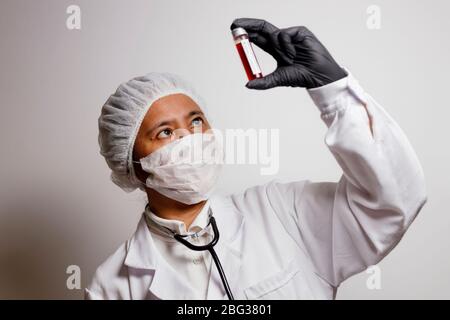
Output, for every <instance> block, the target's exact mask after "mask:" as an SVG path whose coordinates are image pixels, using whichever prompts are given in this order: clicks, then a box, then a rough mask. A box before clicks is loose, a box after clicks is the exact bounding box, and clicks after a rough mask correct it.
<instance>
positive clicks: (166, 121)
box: [147, 110, 204, 134]
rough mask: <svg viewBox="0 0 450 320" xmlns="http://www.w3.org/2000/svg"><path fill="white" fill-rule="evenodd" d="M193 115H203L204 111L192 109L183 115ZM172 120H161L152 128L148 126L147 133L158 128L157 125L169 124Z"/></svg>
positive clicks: (187, 116) (173, 120)
mask: <svg viewBox="0 0 450 320" xmlns="http://www.w3.org/2000/svg"><path fill="white" fill-rule="evenodd" d="M194 115H202V116H204V113H203V112H202V111H200V110H193V111H191V112H189V113H188V114H187V115H186V116H185V118H190V117H192V116H194ZM173 122H175V119H170V120H164V121H161V122H159V123H158V124H156V125H155V126H153V127H152V128H150V129H149V130H147V134H150V133H152V132H153V131H154V130H156V129H158V128H159V127H162V126H166V125H169V124H171V123H173Z"/></svg>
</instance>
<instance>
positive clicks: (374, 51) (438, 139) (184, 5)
mask: <svg viewBox="0 0 450 320" xmlns="http://www.w3.org/2000/svg"><path fill="white" fill-rule="evenodd" d="M69 5H78V6H79V7H80V9H81V29H80V30H69V29H68V28H67V27H66V19H67V18H68V16H69V15H68V14H67V13H66V9H67V7H68V6H69ZM370 5H377V6H378V7H379V9H380V10H381V11H380V12H381V16H380V18H381V20H380V22H381V28H380V29H377V30H371V29H369V28H368V26H367V24H366V22H367V19H368V18H369V14H368V13H367V12H366V10H367V8H368V7H369V6H370ZM449 11H450V5H449V3H448V1H445V0H440V1H438V0H436V1H432V2H430V1H424V0H420V1H403V0H402V1H387V0H377V1H366V0H343V1H332V0H329V1H325V0H320V1H300V0H297V1H267V0H264V1H262V0H252V1H239V2H237V1H235V2H231V1H224V0H222V1H217V0H215V1H211V0H196V1H194V0H188V1H175V0H164V1H162V0H160V1H144V0H140V1H111V0H108V1H106V0H97V1H87V0H71V1H50V0H40V1H31V0H30V1H23V0H19V1H18V0H2V1H1V3H0V39H1V50H0V70H1V72H0V90H1V91H0V93H1V95H0V97H1V100H0V103H1V114H0V115H1V116H0V142H1V154H2V157H1V159H0V298H65V299H78V298H82V295H83V293H82V290H78V289H74V290H69V289H68V288H67V287H66V279H67V277H68V274H66V268H67V267H68V266H69V265H77V266H79V267H80V270H81V287H82V288H83V287H85V286H86V285H87V284H88V283H89V282H90V280H91V277H92V275H93V272H94V270H95V268H96V267H97V266H98V265H99V264H100V263H101V262H102V261H104V260H105V258H106V257H107V256H109V255H110V254H111V253H112V252H113V251H114V250H115V249H116V248H117V247H118V246H119V245H120V244H121V243H122V242H124V241H125V240H126V239H127V238H128V237H130V236H131V234H132V232H133V231H134V229H135V226H136V223H137V221H138V219H139V216H140V214H141V211H142V209H143V205H144V204H145V195H144V194H143V193H140V192H135V193H132V194H125V193H124V192H123V191H121V190H120V189H119V188H118V187H116V186H115V185H113V184H112V182H111V181H109V169H108V168H107V166H106V163H105V162H104V159H103V158H102V157H101V156H100V155H99V153H98V151H99V148H98V143H97V134H98V128H97V119H98V116H99V113H100V108H101V106H102V104H103V103H104V102H105V100H106V99H107V97H108V96H109V95H110V94H111V93H112V92H113V91H114V90H115V89H116V87H117V86H118V84H119V83H121V82H123V81H126V80H128V79H129V78H131V77H134V76H137V75H142V74H145V73H146V72H149V71H169V72H175V73H178V74H181V75H182V76H184V77H185V78H187V79H188V80H190V81H192V83H193V84H194V85H195V87H196V88H197V90H198V91H199V92H200V93H201V94H202V96H203V97H204V98H205V100H206V101H207V103H208V105H209V109H210V114H211V117H212V120H213V123H214V124H215V126H216V127H218V128H221V129H226V128H243V129H247V128H255V129H260V128H264V129H271V128H279V129H280V139H281V144H280V170H279V172H278V174H277V175H276V176H261V175H260V171H259V167H258V166H254V165H253V166H250V165H248V166H242V165H240V166H238V165H235V166H228V167H226V168H225V171H224V174H223V176H222V179H221V181H220V186H219V189H218V192H222V193H229V192H237V191H241V190H243V189H244V188H246V187H249V186H252V185H255V184H261V183H265V182H267V181H269V180H271V179H273V178H279V179H281V180H294V179H298V180H302V179H311V180H313V181H337V180H338V178H339V176H340V175H341V169H340V168H339V166H338V165H337V163H336V162H335V160H334V158H333V157H332V155H331V153H330V152H329V150H328V149H327V148H326V146H325V144H324V141H323V138H324V134H325V131H326V126H325V124H324V123H322V120H321V119H320V118H319V112H318V111H317V109H316V108H315V106H314V105H313V104H312V101H311V100H310V98H309V96H308V95H307V93H306V92H305V90H303V89H300V88H296V89H293V88H277V89H273V90H270V91H265V92H261V91H250V90H248V89H246V88H245V87H244V84H245V82H246V79H245V75H244V72H243V69H242V66H241V64H240V61H239V58H238V56H237V52H236V49H235V47H234V45H233V42H232V38H231V35H230V31H229V25H230V23H231V22H232V20H233V19H234V18H237V17H255V18H263V19H266V20H268V21H270V22H272V23H273V24H275V25H277V26H279V27H289V26H294V25H305V26H307V27H308V28H309V29H310V30H312V31H313V32H314V33H315V34H316V36H317V37H318V38H319V39H320V40H321V41H322V42H323V43H324V44H325V46H326V47H327V48H328V49H329V50H330V52H331V53H332V55H333V56H334V57H335V59H336V60H337V61H338V62H339V63H340V64H341V65H343V66H346V67H347V68H348V69H349V70H350V71H351V72H352V73H353V74H354V76H355V77H356V78H357V79H358V80H359V81H360V83H361V84H362V86H363V87H364V88H365V89H366V91H368V92H369V93H370V94H371V95H372V96H373V97H374V98H375V99H376V100H377V101H378V102H379V103H380V104H381V105H382V106H383V107H384V108H385V109H386V110H387V111H388V112H389V113H390V114H391V115H392V116H393V117H394V119H396V120H397V122H398V123H399V124H400V126H401V127H402V128H403V130H404V131H405V132H406V134H407V136H408V137H409V139H410V141H411V143H412V145H413V146H414V148H415V150H416V152H417V154H418V157H419V159H420V160H421V162H422V165H423V167H424V171H425V175H426V178H427V187H428V195H429V200H428V203H427V204H426V205H425V207H424V208H423V210H422V212H421V213H420V215H419V217H418V218H417V219H416V220H415V222H414V223H413V225H412V226H411V228H410V229H409V231H408V233H407V234H406V235H405V237H404V238H403V240H402V241H401V243H400V244H399V245H398V247H397V248H396V249H395V250H394V251H393V252H392V253H391V254H390V255H389V256H388V257H387V258H386V259H385V260H383V262H382V263H380V264H379V267H380V268H381V289H380V290H369V289H368V288H367V287H366V280H367V278H368V276H369V275H368V274H364V273H363V274H360V275H358V276H355V277H353V278H351V279H350V280H348V281H347V282H346V283H345V284H343V285H342V287H341V288H340V291H339V293H338V299H348V298H358V299H378V298H385V299H393V298H407V299H410V298H427V299H428V298H447V299H448V298H450V294H449V292H450V278H449V276H450V255H449V254H448V252H450V235H449V233H448V230H449V227H450V214H449V212H448V209H447V204H446V202H445V201H448V199H449V196H450V194H449V190H450V179H449V177H450V175H449V169H448V164H449V163H450V151H449V142H448V137H449V133H448V118H449V116H450V106H449V103H448V88H447V86H448V83H449V82H448V75H449V74H450V63H449V61H448V57H449V56H450V37H449V30H450V28H449V27H450V20H449V19H448V12H449ZM256 53H257V55H258V58H259V60H260V63H261V66H262V69H263V72H265V73H268V72H269V71H270V70H272V69H273V68H274V66H275V64H274V61H273V60H272V59H271V58H270V57H269V56H268V55H265V54H264V53H263V52H262V51H261V50H259V49H258V50H256Z"/></svg>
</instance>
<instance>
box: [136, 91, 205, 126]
mask: <svg viewBox="0 0 450 320" xmlns="http://www.w3.org/2000/svg"><path fill="white" fill-rule="evenodd" d="M192 111H200V112H202V110H201V108H200V107H199V105H198V104H197V103H196V102H195V101H194V100H192V99H191V98H190V97H189V96H187V95H185V94H182V93H176V94H171V95H167V96H164V97H162V98H160V99H158V100H156V101H155V102H153V104H152V105H151V106H150V108H149V110H148V111H147V114H146V116H145V118H144V122H146V123H155V122H159V121H164V120H167V119H169V118H180V117H184V116H185V115H188V114H189V113H190V112H192Z"/></svg>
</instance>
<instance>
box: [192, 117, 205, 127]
mask: <svg viewBox="0 0 450 320" xmlns="http://www.w3.org/2000/svg"><path fill="white" fill-rule="evenodd" d="M202 123H203V119H202V118H200V117H197V118H195V119H194V120H192V125H193V126H194V127H197V126H201V125H202Z"/></svg>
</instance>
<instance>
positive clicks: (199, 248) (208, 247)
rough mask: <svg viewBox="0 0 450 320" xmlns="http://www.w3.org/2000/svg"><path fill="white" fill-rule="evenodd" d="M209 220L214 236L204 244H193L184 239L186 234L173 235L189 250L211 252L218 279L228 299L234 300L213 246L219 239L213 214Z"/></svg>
mask: <svg viewBox="0 0 450 320" xmlns="http://www.w3.org/2000/svg"><path fill="white" fill-rule="evenodd" d="M209 222H210V223H211V225H212V228H213V231H214V238H213V239H212V241H211V242H210V243H208V244H206V245H202V246H196V245H193V244H192V243H190V242H189V241H187V240H186V239H184V238H185V237H186V236H183V235H181V234H176V233H174V234H173V237H174V238H175V240H177V241H178V242H180V243H182V244H183V245H185V246H186V247H188V248H189V249H191V250H194V251H205V250H208V251H209V253H210V254H211V256H212V258H213V260H214V264H215V265H216V268H217V271H219V275H220V279H221V280H222V284H223V287H224V288H225V291H226V293H227V296H228V299H229V300H234V297H233V293H232V292H231V289H230V286H229V284H228V280H227V277H226V275H225V272H224V270H223V268H222V264H221V263H220V260H219V257H218V256H217V253H216V251H215V250H214V246H215V245H216V244H217V242H218V241H219V237H220V234H219V229H218V228H217V224H216V220H215V219H214V217H213V216H211V217H210V219H209Z"/></svg>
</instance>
